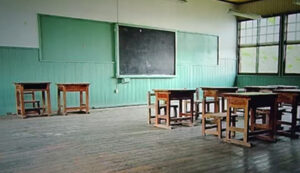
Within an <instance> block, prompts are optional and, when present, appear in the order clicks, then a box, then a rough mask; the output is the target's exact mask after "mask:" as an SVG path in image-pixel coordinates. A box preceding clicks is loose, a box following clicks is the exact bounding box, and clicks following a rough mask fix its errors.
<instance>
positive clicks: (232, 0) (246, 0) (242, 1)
mask: <svg viewBox="0 0 300 173" xmlns="http://www.w3.org/2000/svg"><path fill="white" fill-rule="evenodd" d="M219 1H224V2H228V3H232V4H237V5H239V4H245V3H250V2H255V1H261V0H219Z"/></svg>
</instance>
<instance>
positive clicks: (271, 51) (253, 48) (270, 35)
mask: <svg viewBox="0 0 300 173" xmlns="http://www.w3.org/2000/svg"><path fill="white" fill-rule="evenodd" d="M279 32H280V17H279V16H276V17H269V18H263V19H260V20H249V21H242V22H239V28H238V33H239V41H238V43H239V45H238V47H239V73H254V74H255V73H278V59H279V58H278V57H279V53H278V52H279Z"/></svg>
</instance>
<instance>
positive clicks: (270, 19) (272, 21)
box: [268, 17, 275, 25]
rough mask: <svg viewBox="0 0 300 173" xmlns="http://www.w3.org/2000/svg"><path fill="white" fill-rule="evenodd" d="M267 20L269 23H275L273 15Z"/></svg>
mask: <svg viewBox="0 0 300 173" xmlns="http://www.w3.org/2000/svg"><path fill="white" fill-rule="evenodd" d="M268 22H269V24H271V25H275V17H271V18H268Z"/></svg>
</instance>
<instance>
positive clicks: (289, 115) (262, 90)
mask: <svg viewBox="0 0 300 173" xmlns="http://www.w3.org/2000/svg"><path fill="white" fill-rule="evenodd" d="M201 89H202V91H203V97H202V99H199V95H200V92H199V89H182V90H180V89H166V90H162V89H154V90H153V91H154V93H150V92H149V93H148V110H149V112H148V117H149V118H148V122H149V124H151V119H153V118H154V119H155V124H154V126H156V127H161V128H167V129H172V128H174V127H175V125H178V124H183V125H185V124H187V125H189V126H193V125H194V124H195V122H194V121H195V120H197V119H198V117H199V115H201V121H202V134H203V135H206V134H213V135H217V136H218V137H219V138H220V139H221V138H223V137H222V131H226V136H225V138H223V141H225V142H228V143H234V144H238V145H242V146H246V147H251V143H250V142H249V139H250V138H257V139H261V140H265V141H271V142H275V141H276V136H277V135H283V136H287V137H290V138H297V137H298V135H297V134H296V132H297V131H299V130H300V128H299V127H300V126H299V125H297V122H300V119H299V118H298V117H297V108H298V106H299V105H300V89H299V88H298V86H287V85H268V86H246V87H244V88H243V89H239V88H237V87H202V88H201ZM194 95H196V100H194ZM154 96H155V103H151V97H154ZM153 99H154V98H153ZM210 104H213V105H214V109H213V110H212V111H210V110H209V107H210ZM226 104H227V106H225V105H226ZM200 105H202V110H200ZM188 107H189V110H187V108H188ZM152 108H155V115H152V114H151V109H152ZM171 108H173V112H174V114H173V115H172V116H171ZM177 108H178V112H177ZM183 109H185V110H183ZM241 117H243V118H241ZM238 120H242V121H243V122H242V123H239V126H241V127H239V126H237V121H238ZM222 121H224V122H226V128H223V127H222ZM210 124H212V125H210ZM237 133H239V134H240V136H239V137H242V138H241V139H239V138H238V136H237V135H236V134H237Z"/></svg>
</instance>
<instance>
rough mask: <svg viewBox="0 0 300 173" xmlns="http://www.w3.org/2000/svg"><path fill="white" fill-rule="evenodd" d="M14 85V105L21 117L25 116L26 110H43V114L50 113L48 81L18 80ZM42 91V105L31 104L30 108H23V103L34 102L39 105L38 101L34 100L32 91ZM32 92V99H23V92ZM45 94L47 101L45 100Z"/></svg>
mask: <svg viewBox="0 0 300 173" xmlns="http://www.w3.org/2000/svg"><path fill="white" fill-rule="evenodd" d="M15 87H16V107H17V114H21V115H22V117H23V118H25V117H27V112H31V111H34V112H38V113H39V114H40V111H41V110H42V111H43V115H51V99H50V82H18V83H15ZM35 92H42V104H43V105H42V107H39V106H37V107H36V106H33V107H32V108H25V103H32V104H33V105H35V104H36V103H37V104H38V105H39V101H37V100H35V97H34V93H35ZM27 93H30V94H32V95H33V96H32V100H25V99H24V94H27ZM46 95H47V102H46Z"/></svg>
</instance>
